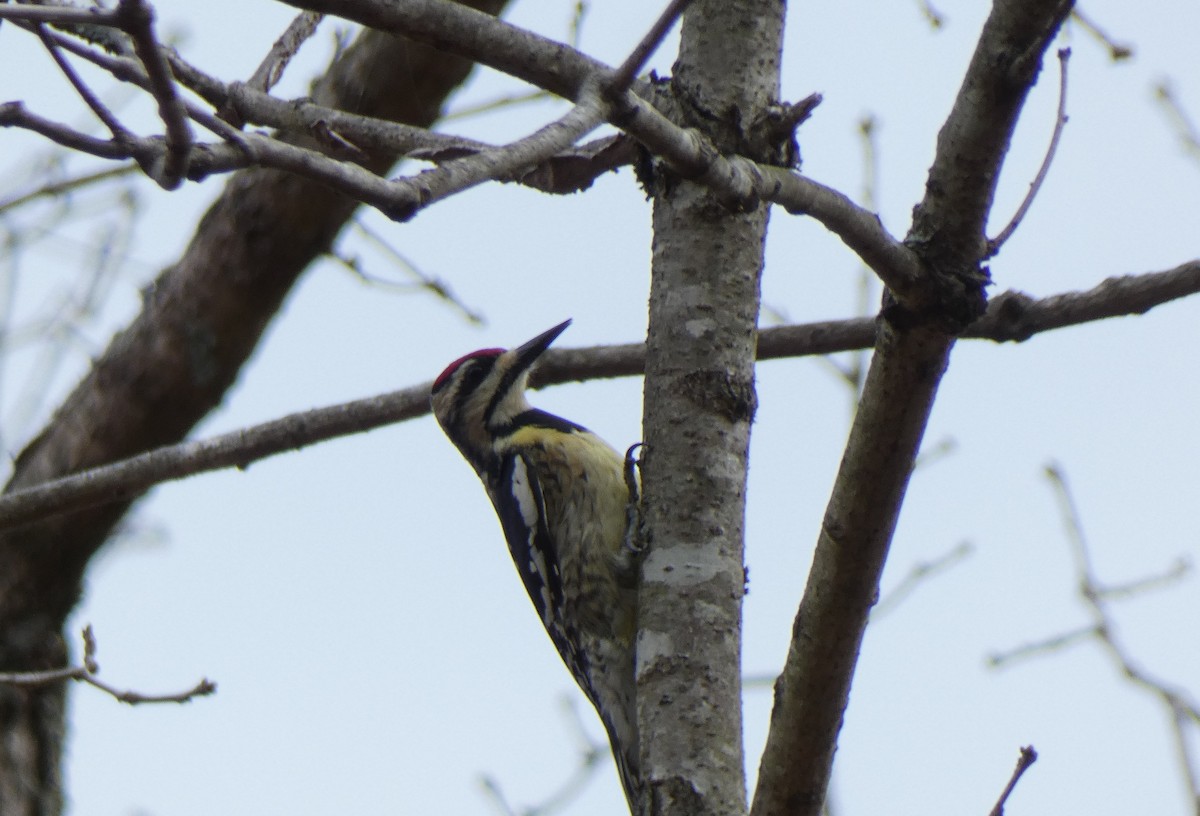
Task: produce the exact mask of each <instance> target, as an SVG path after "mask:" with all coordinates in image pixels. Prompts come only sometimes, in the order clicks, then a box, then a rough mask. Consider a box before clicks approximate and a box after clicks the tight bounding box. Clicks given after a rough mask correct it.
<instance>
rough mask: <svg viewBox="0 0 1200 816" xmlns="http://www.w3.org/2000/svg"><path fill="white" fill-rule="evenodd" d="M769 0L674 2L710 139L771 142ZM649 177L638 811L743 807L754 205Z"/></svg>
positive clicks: (777, 11)
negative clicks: (740, 206) (733, 208)
mask: <svg viewBox="0 0 1200 816" xmlns="http://www.w3.org/2000/svg"><path fill="white" fill-rule="evenodd" d="M783 12H784V6H783V4H782V3H779V2H778V1H777V0H741V2H727V0H701V1H700V2H696V3H693V5H692V6H691V7H690V8H689V10H688V12H687V13H686V15H685V16H684V21H683V31H682V43H681V49H680V56H679V60H678V62H677V63H676V65H675V71H674V78H673V80H672V86H671V90H672V91H673V93H674V97H675V101H676V103H677V104H678V106H679V109H680V111H681V112H682V114H681V115H682V117H683V118H684V120H685V121H686V123H687V124H688V125H690V126H693V127H697V128H700V129H701V130H703V131H704V132H705V133H706V134H707V135H708V136H709V138H711V139H713V141H714V142H715V143H716V144H717V145H718V147H719V148H720V149H721V150H722V151H727V152H741V153H746V152H750V153H751V155H755V154H757V155H755V158H763V157H764V156H763V155H762V154H764V153H767V154H772V153H774V152H775V151H776V146H775V145H773V144H770V142H771V139H770V138H769V137H767V138H765V137H764V132H763V131H762V129H761V128H759V127H757V123H761V122H762V121H763V120H764V114H765V113H766V111H767V108H768V106H769V105H772V104H774V103H776V102H777V100H778V94H779V54H780V47H781V39H782V34H783ZM759 145H761V146H762V147H761V148H760V149H757V150H756V149H755V146H759ZM767 158H769V156H767ZM656 184H657V187H656V189H655V191H654V192H655V196H654V199H655V200H654V250H653V261H652V263H653V267H652V276H653V277H652V282H651V292H650V327H649V339H648V347H647V356H646V391H645V433H646V454H645V469H644V479H645V485H644V488H645V493H644V495H645V508H644V518H645V522H646V529H647V531H648V535H649V536H650V538H649V541H648V546H649V553H648V555H647V557H646V560H645V563H644V566H643V574H642V580H643V583H642V595H641V600H640V607H641V611H640V615H641V618H640V622H639V640H638V669H637V670H638V727H639V734H640V735H641V738H640V739H641V752H642V768H643V776H644V784H645V790H646V802H645V805H644V812H648V813H654V814H667V813H678V814H689V816H698V815H699V814H721V816H731V815H732V814H738V813H744V812H745V809H746V796H745V789H746V783H745V774H744V770H743V767H744V763H743V752H742V715H741V608H742V596H743V594H744V571H743V561H742V550H743V523H744V516H745V495H746V462H747V451H748V446H749V442H750V422H751V419H752V418H753V415H754V408H755V393H754V357H755V349H756V345H757V340H758V329H757V325H758V308H759V279H760V274H761V271H762V265H763V241H764V238H765V235H766V227H767V209H766V208H765V207H762V208H759V209H758V210H756V211H754V212H751V213H732V212H729V211H728V210H726V209H724V208H723V207H722V206H721V205H720V204H718V203H717V202H716V201H715V200H714V199H713V197H712V196H711V195H710V194H709V192H708V191H707V189H705V188H703V187H701V186H699V185H696V184H693V183H690V182H687V181H683V180H680V179H678V178H673V177H671V176H670V175H669V174H667V173H665V171H663V172H661V173H660V175H659V176H658V178H657V179H656Z"/></svg>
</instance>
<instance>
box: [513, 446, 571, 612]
mask: <svg viewBox="0 0 1200 816" xmlns="http://www.w3.org/2000/svg"><path fill="white" fill-rule="evenodd" d="M536 479H537V475H536V474H533V473H530V470H529V465H528V463H526V461H525V457H524V456H516V457H514V460H513V468H512V481H511V484H512V497H513V499H514V500H515V501H516V503H517V509H518V511H519V512H520V514H521V520H522V521H523V522H524V523H525V529H526V530H527V531H528V535H529V538H530V540H529V543H528V545H527V548H526V551H527V552H528V554H529V563H528V564H526V565H525V568H526V569H527V570H529V573H530V574H531V575H532V576H535V577H536V579H537V580H536V591H537V593H538V598H535V599H534V606H535V607H537V609H538V611H540V612H541V614H542V625H543V626H545V627H546V628H547V629H551V628H554V629H557V628H559V626H560V621H558V609H557V604H555V603H554V599H553V598H552V596H551V594H550V581H551V573H550V570H551V568H552V567H551V565H550V564H548V563H547V562H546V553H545V552H544V551H543V550H542V548H541V547H539V546H537V543H535V541H534V540H533V539H534V537H535V536H537V535H538V531H539V530H541V529H544V527H545V521H544V520H543V519H542V513H543V512H544V510H543V508H542V501H541V486H540V485H538V484H536ZM554 568H555V569H557V565H555V567H554ZM555 579H557V576H555ZM525 586H526V588H527V589H529V590H533V589H534V587H535V582H532V581H526V582H525Z"/></svg>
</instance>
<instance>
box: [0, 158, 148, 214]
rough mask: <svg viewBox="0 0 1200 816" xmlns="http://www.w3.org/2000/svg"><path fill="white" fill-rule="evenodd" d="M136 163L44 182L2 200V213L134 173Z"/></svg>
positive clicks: (0, 204) (0, 210)
mask: <svg viewBox="0 0 1200 816" xmlns="http://www.w3.org/2000/svg"><path fill="white" fill-rule="evenodd" d="M138 169H139V168H138V166H137V165H136V164H126V165H121V166H118V167H110V168H108V169H106V170H98V171H96V172H94V173H84V174H82V175H79V176H75V177H73V178H69V179H63V180H62V181H53V182H50V183H48V184H43V185H42V186H41V187H38V188H37V189H36V190H30V191H29V192H27V193H20V194H18V195H14V196H11V197H10V198H6V199H4V200H2V201H0V213H6V212H9V211H11V210H15V209H17V208H18V207H23V206H24V205H26V204H29V203H30V202H32V201H36V200H38V199H40V198H54V197H56V196H61V195H63V194H65V193H70V192H72V191H73V190H78V189H82V188H84V187H90V186H92V185H93V184H100V183H103V182H105V181H111V180H112V179H115V178H121V177H123V176H128V175H132V174H133V173H136V172H137V171H138Z"/></svg>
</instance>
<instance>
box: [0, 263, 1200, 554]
mask: <svg viewBox="0 0 1200 816" xmlns="http://www.w3.org/2000/svg"><path fill="white" fill-rule="evenodd" d="M1197 292H1200V261H1193V262H1191V263H1187V264H1184V265H1182V266H1179V267H1177V268H1175V269H1171V270H1168V271H1166V272H1153V273H1149V274H1144V275H1128V276H1125V277H1121V278H1109V279H1108V280H1106V281H1104V282H1103V283H1101V284H1100V285H1099V286H1097V287H1095V288H1094V289H1090V290H1088V291H1085V292H1071V293H1066V294H1061V295H1054V296H1052V297H1047V298H1042V299H1041V300H1038V299H1035V298H1032V297H1030V296H1029V295H1026V294H1024V293H1021V292H1011V291H1010V292H1005V293H1004V294H1002V295H1000V296H999V297H997V298H994V299H993V300H992V303H991V305H990V308H989V310H988V313H987V314H986V315H985V316H984V317H982V318H980V319H979V320H978V321H977V322H976V323H975V324H973V325H972V326H971V327H970V328H968V329H967V331H966V333H965V335H964V336H965V337H970V338H974V339H981V340H992V341H994V342H997V343H1001V342H1024V341H1025V340H1028V339H1029V338H1031V337H1033V336H1034V335H1035V334H1038V333H1040V332H1043V331H1050V330H1053V329H1060V328H1065V327H1067V326H1074V325H1079V324H1081V323H1090V322H1093V321H1096V320H1100V319H1104V318H1109V317H1118V316H1123V315H1133V314H1144V313H1145V312H1147V311H1148V310H1149V309H1150V308H1152V307H1153V306H1157V305H1160V304H1163V303H1167V302H1170V301H1172V300H1177V299H1179V298H1182V297H1186V296H1187V295H1191V294H1196V293H1197ZM875 333H876V321H875V319H873V318H851V319H849V320H831V321H827V322H821V323H804V324H798V325H792V326H777V327H773V328H769V329H763V330H762V331H761V332H760V333H759V339H758V359H759V360H760V361H761V360H779V359H787V358H794V357H807V356H813V355H819V354H834V353H837V352H840V351H856V350H859V349H864V348H870V347H871V346H872V345H873V344H874V342H875ZM645 355H646V349H645V346H644V345H643V344H641V343H628V344H625V345H611V346H593V347H590V348H578V349H571V348H564V349H553V348H552V349H550V350H549V351H547V352H546V354H545V355H544V356H543V358H542V362H541V363H540V364H539V366H538V368H537V370H536V371H535V372H534V374H533V378H532V385H533V387H534V388H545V387H547V386H551V385H559V384H562V383H567V382H586V381H588V380H596V379H606V378H612V377H632V376H638V375H640V374H642V373H643V371H644V367H645V359H646V356H645ZM428 412H429V384H428V383H422V384H420V385H414V386H411V387H409V388H405V389H403V390H400V391H393V392H391V393H388V394H381V395H379V396H375V397H370V398H367V399H362V400H357V401H354V402H347V403H343V404H340V405H332V406H329V407H327V408H318V409H315V410H312V411H303V412H299V413H295V414H290V415H288V416H285V417H281V418H280V419H276V420H272V421H270V422H264V423H262V424H260V425H254V426H251V427H249V428H244V429H242V430H238V431H232V432H230V433H227V434H222V435H220V436H215V437H211V438H209V439H205V440H199V441H195V442H182V443H180V444H178V445H171V446H167V447H163V448H159V449H156V450H153V451H150V452H148V453H143V454H139V455H137V456H133V457H130V458H128V459H123V460H121V461H118V462H114V463H113V464H110V465H104V466H101V467H96V468H92V469H89V470H85V471H83V472H82V473H76V474H74V475H71V476H64V477H62V478H58V479H54V480H52V481H49V482H46V483H44V484H39V485H36V486H34V487H27V488H25V489H23V490H19V491H16V492H11V493H8V494H6V495H3V496H0V530H3V529H5V528H9V527H14V526H17V525H20V524H26V523H29V522H31V521H35V520H37V519H41V518H45V517H48V516H51V515H56V514H59V513H69V512H73V511H77V510H80V509H83V508H86V507H91V506H95V505H97V504H104V503H107V502H114V501H125V500H128V498H129V497H131V496H134V495H138V494H140V493H142V492H143V491H145V490H148V489H149V488H151V487H153V486H154V485H156V484H161V483H162V482H167V481H172V480H175V479H183V478H186V477H188V476H194V475H196V474H198V473H204V472H206V471H210V470H220V469H222V468H227V467H238V468H245V467H247V466H249V465H250V464H252V463H253V462H256V461H258V460H260V459H265V458H267V457H269V456H275V455H277V454H280V453H286V452H288V451H293V450H298V449H300V448H302V447H306V446H308V445H313V444H316V443H318V442H325V441H328V440H330V439H336V438H337V437H340V436H347V435H349V434H354V433H362V432H365V431H370V430H373V429H375V428H379V427H383V426H385V425H390V424H393V423H396V422H404V421H407V420H410V419H417V418H418V417H422V416H424V415H425V414H427V413H428Z"/></svg>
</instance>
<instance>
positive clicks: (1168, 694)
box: [990, 463, 1200, 801]
mask: <svg viewBox="0 0 1200 816" xmlns="http://www.w3.org/2000/svg"><path fill="white" fill-rule="evenodd" d="M1046 478H1047V480H1048V481H1049V482H1050V484H1051V486H1052V487H1053V489H1054V495H1055V498H1056V499H1057V501H1058V504H1059V508H1060V511H1061V513H1062V518H1063V524H1064V526H1065V527H1066V534H1067V539H1068V541H1069V542H1070V546H1071V556H1072V560H1073V561H1074V564H1075V575H1076V581H1077V586H1078V588H1079V590H1078V591H1079V597H1080V600H1081V601H1082V602H1083V604H1084V606H1085V608H1086V609H1087V612H1088V615H1089V617H1090V618H1091V624H1090V626H1088V627H1086V628H1085V629H1080V630H1076V631H1074V632H1069V633H1067V634H1065V635H1059V636H1058V637H1056V638H1051V639H1049V640H1047V641H1045V642H1044V644H1038V645H1037V646H1035V647H1024V648H1022V649H1019V650H1016V651H1014V652H1011V653H1009V654H1008V655H1002V656H995V657H993V658H992V659H991V661H990V662H991V664H992V665H993V666H998V665H1000V664H1001V663H1002V662H1007V661H1008V660H1011V659H1013V658H1014V657H1026V656H1029V655H1032V654H1036V653H1041V652H1046V651H1049V650H1050V648H1053V647H1054V646H1055V645H1056V644H1059V643H1068V642H1071V643H1074V642H1079V641H1080V640H1083V639H1085V638H1086V639H1090V640H1092V641H1093V642H1096V643H1098V644H1099V645H1100V646H1101V647H1102V648H1103V649H1104V651H1105V653H1106V654H1107V655H1108V657H1109V659H1110V660H1111V661H1112V663H1113V665H1114V666H1115V667H1116V669H1117V670H1118V671H1119V672H1120V673H1121V675H1122V676H1124V677H1125V678H1126V679H1127V680H1128V681H1129V682H1130V683H1132V684H1133V685H1135V686H1137V687H1139V688H1141V689H1143V690H1144V691H1147V692H1149V693H1150V694H1152V695H1153V696H1155V697H1157V698H1158V700H1159V701H1160V702H1161V703H1162V705H1163V706H1164V708H1166V710H1167V712H1168V713H1169V714H1170V723H1171V729H1172V734H1173V741H1174V742H1175V745H1176V749H1177V752H1176V753H1177V756H1178V759H1179V762H1180V764H1181V766H1182V767H1183V769H1184V778H1185V782H1186V783H1187V785H1188V791H1189V794H1190V796H1191V797H1192V800H1193V801H1200V790H1198V789H1197V778H1198V774H1197V772H1196V769H1195V768H1194V766H1193V758H1192V756H1191V753H1190V751H1189V749H1188V739H1187V734H1186V733H1185V728H1186V727H1187V725H1188V723H1189V722H1190V723H1193V724H1197V725H1200V704H1197V703H1196V702H1195V701H1194V700H1192V699H1191V697H1190V696H1189V694H1188V692H1187V691H1186V690H1185V689H1182V688H1177V687H1172V686H1169V685H1168V684H1166V683H1165V682H1163V681H1162V680H1159V679H1157V678H1155V677H1153V676H1151V675H1150V674H1149V673H1148V672H1147V671H1146V670H1145V669H1143V668H1141V667H1140V666H1138V665H1137V664H1136V663H1134V661H1133V658H1132V657H1131V655H1130V653H1129V652H1128V651H1127V650H1126V648H1125V647H1124V645H1123V644H1122V643H1121V642H1120V641H1119V639H1118V638H1117V632H1116V630H1117V626H1116V621H1115V619H1114V618H1113V616H1112V613H1111V611H1110V610H1109V608H1108V605H1107V599H1106V597H1105V593H1104V590H1103V589H1102V587H1101V584H1100V582H1099V580H1098V579H1097V577H1096V570H1095V566H1094V564H1093V561H1092V556H1091V552H1090V548H1089V546H1088V542H1087V537H1086V536H1085V535H1084V531H1083V521H1082V518H1081V516H1080V513H1079V509H1078V507H1077V506H1076V503H1075V498H1074V496H1073V495H1072V494H1071V491H1070V489H1069V487H1068V486H1067V480H1066V475H1065V473H1064V472H1063V469H1062V468H1061V467H1059V466H1058V465H1056V464H1054V463H1051V464H1048V465H1047V466H1046Z"/></svg>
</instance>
